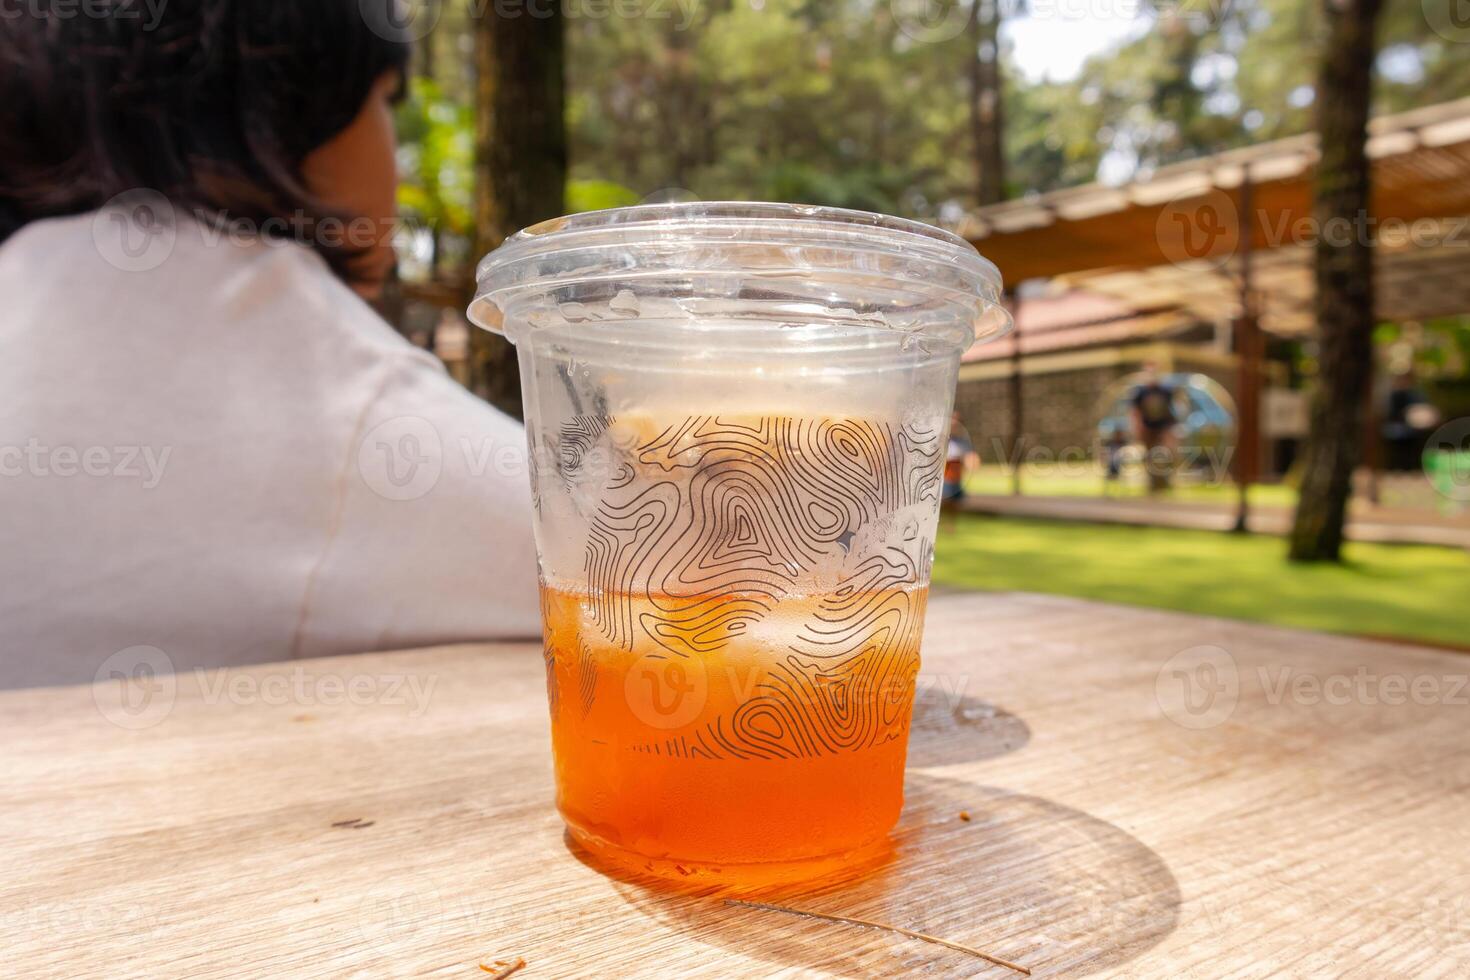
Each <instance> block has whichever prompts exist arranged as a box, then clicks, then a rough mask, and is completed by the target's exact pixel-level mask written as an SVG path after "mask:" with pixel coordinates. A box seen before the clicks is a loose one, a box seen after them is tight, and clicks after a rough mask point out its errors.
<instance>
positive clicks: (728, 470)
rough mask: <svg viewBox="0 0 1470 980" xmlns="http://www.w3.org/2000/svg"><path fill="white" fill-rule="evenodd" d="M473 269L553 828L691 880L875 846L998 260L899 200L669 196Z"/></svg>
mask: <svg viewBox="0 0 1470 980" xmlns="http://www.w3.org/2000/svg"><path fill="white" fill-rule="evenodd" d="M477 279H478V290H477V293H476V296H475V299H474V302H473V304H472V305H471V307H470V311H469V312H470V317H471V319H472V320H474V322H475V323H477V324H479V325H480V326H482V327H484V328H486V329H488V330H492V331H495V332H498V333H503V334H504V335H505V336H506V337H508V338H509V339H510V340H511V341H513V342H514V343H515V344H516V346H517V348H518V353H519V359H520V369H521V381H522V386H523V391H524V398H525V416H526V432H527V439H528V442H529V444H530V473H531V483H532V492H533V495H534V500H535V508H536V510H535V521H536V529H535V530H536V541H537V549H538V552H539V557H540V575H541V596H542V614H543V622H544V626H545V658H546V676H547V689H548V693H549V695H550V701H551V721H552V724H551V731H552V743H553V751H554V755H555V761H556V784H557V805H558V808H559V809H560V811H561V814H562V817H563V818H564V819H565V821H566V824H567V827H568V829H569V831H570V833H571V835H572V836H573V838H574V839H575V840H576V841H577V842H578V843H579V844H580V845H581V846H582V847H583V848H585V849H586V850H587V851H588V852H590V857H591V858H592V860H593V861H594V863H597V864H599V865H601V866H603V867H605V868H608V869H609V870H612V871H614V872H617V871H623V872H628V871H631V872H635V873H650V874H653V875H656V876H660V877H666V878H672V879H675V880H679V881H682V882H685V883H692V884H703V883H712V884H736V885H743V884H757V885H765V884H772V883H779V882H782V881H787V880H800V879H805V878H809V877H812V876H814V875H817V874H822V873H825V872H827V871H830V870H833V869H835V868H838V867H841V866H843V865H844V864H848V863H851V862H855V861H857V860H859V859H862V858H863V857H864V855H867V854H871V853H872V852H873V851H874V849H875V848H881V847H882V846H883V843H884V842H885V839H886V834H887V832H888V830H889V829H890V828H891V827H892V826H893V824H894V822H895V821H896V820H897V818H898V813H899V809H900V808H901V806H902V804H903V769H904V755H905V752H906V749H907V744H908V731H909V717H910V714H911V711H912V706H913V695H914V686H915V677H916V675H917V673H918V670H919V638H920V634H921V632H922V629H923V623H924V606H925V598H926V595H927V590H928V585H929V570H930V565H931V563H932V560H933V549H934V534H935V528H936V524H937V520H938V511H939V498H940V481H941V475H942V468H943V465H944V459H945V441H946V430H947V426H948V420H949V413H950V409H951V404H952V402H953V399H954V389H955V380H956V375H957V372H958V368H959V363H960V355H961V354H962V353H963V352H964V351H965V350H966V349H967V348H968V347H969V346H970V345H971V343H973V342H974V340H975V339H976V338H977V337H978V338H991V337H995V336H998V335H999V334H1001V333H1003V332H1005V331H1006V330H1007V329H1008V328H1009V324H1010V318H1009V316H1008V315H1007V313H1006V312H1005V310H1004V308H1003V307H1002V305H1001V304H1000V288H1001V285H1000V277H999V275H998V273H997V272H996V270H995V267H994V266H993V265H991V264H990V263H989V262H987V261H986V260H985V259H983V258H981V257H980V255H979V253H978V252H976V251H975V249H974V248H973V247H971V246H970V245H969V244H968V243H966V242H965V241H964V240H963V239H961V238H958V237H956V236H954V235H951V234H949V233H947V232H944V231H941V230H939V229H937V228H932V227H929V226H927V225H923V224H919V223H917V222H913V221H906V220H901V219H898V218H891V217H886V216H883V215H877V214H866V213H862V212H857V211H845V210H837V209H831V208H819V207H800V206H794V205H786V204H748V203H747V204H733V203H732V204H714V203H695V204H673V205H655V206H647V207H634V208H620V209H617V210H612V211H600V212H594V213H589V214H580V215H575V216H572V217H566V218H559V219H556V220H554V221H548V222H545V223H543V224H540V225H536V226H535V227H532V228H528V229H526V230H525V231H522V232H520V233H519V234H517V235H515V236H513V237H511V238H510V239H508V240H507V241H506V242H505V244H504V245H502V246H501V247H500V248H498V249H496V250H495V251H494V252H493V253H491V254H490V255H488V256H486V257H485V259H484V260H483V261H482V262H481V263H480V267H479V270H478V275H477Z"/></svg>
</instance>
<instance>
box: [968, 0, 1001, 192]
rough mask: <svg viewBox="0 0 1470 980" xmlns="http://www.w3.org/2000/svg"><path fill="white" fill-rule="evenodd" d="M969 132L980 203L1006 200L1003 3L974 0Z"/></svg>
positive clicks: (970, 35) (972, 11) (971, 17)
mask: <svg viewBox="0 0 1470 980" xmlns="http://www.w3.org/2000/svg"><path fill="white" fill-rule="evenodd" d="M969 37H970V48H971V51H970V131H971V133H972V134H973V137H974V140H975V172H976V173H975V176H976V183H975V192H976V196H977V198H978V200H979V203H980V204H981V205H982V206H984V205H986V204H995V203H997V202H999V201H1003V200H1005V196H1006V190H1005V184H1006V176H1005V174H1006V162H1005V140H1004V132H1003V127H1004V119H1003V116H1002V112H1001V78H1000V0H974V5H973V8H972V9H971V12H970V34H969Z"/></svg>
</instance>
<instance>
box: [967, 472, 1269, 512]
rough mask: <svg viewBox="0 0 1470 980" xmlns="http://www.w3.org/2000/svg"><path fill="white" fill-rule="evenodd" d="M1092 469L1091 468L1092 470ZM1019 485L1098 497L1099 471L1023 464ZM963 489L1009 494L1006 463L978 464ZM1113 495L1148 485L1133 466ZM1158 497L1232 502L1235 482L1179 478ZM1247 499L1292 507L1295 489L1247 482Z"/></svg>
mask: <svg viewBox="0 0 1470 980" xmlns="http://www.w3.org/2000/svg"><path fill="white" fill-rule="evenodd" d="M1094 470H1095V472H1094ZM1021 489H1022V490H1023V491H1024V492H1025V493H1027V494H1030V495H1032V496H1036V497H1101V496H1102V495H1103V492H1104V484H1103V473H1102V469H1101V468H1100V467H1095V466H1094V465H1093V464H1073V466H1071V467H1069V468H1068V470H1065V471H1063V470H1061V469H1060V467H1058V466H1023V467H1022V469H1021ZM965 490H966V491H967V492H969V493H973V494H982V495H984V494H1002V495H1004V494H1009V493H1010V492H1011V471H1010V468H1009V467H1007V466H997V465H989V466H981V467H980V468H979V469H977V470H976V471H975V472H974V473H971V474H970V475H969V476H968V477H966V478H965ZM1110 492H1111V494H1112V495H1113V496H1115V497H1140V498H1142V497H1146V496H1148V487H1147V485H1146V483H1145V479H1144V476H1143V474H1142V473H1141V472H1139V471H1137V470H1136V468H1135V469H1134V470H1132V471H1129V472H1128V473H1125V474H1124V479H1123V480H1122V481H1120V482H1119V483H1117V484H1114V485H1113V486H1112V487H1111V488H1110ZM1159 499H1161V500H1177V501H1185V502H1190V503H1220V504H1234V503H1235V499H1236V490H1235V484H1233V483H1231V482H1229V481H1226V482H1223V483H1217V484H1204V483H1191V482H1189V480H1188V478H1183V477H1182V478H1180V479H1179V480H1178V481H1176V485H1175V486H1174V487H1173V488H1172V489H1170V490H1169V491H1167V492H1166V493H1165V494H1164V495H1163V496H1162V497H1161V498H1159ZM1250 499H1251V503H1252V504H1255V505H1259V506H1264V507H1295V506H1296V489H1295V488H1293V487H1289V486H1285V485H1283V484H1265V483H1256V484H1252V485H1251V490H1250Z"/></svg>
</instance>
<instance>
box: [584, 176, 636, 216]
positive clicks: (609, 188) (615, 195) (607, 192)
mask: <svg viewBox="0 0 1470 980" xmlns="http://www.w3.org/2000/svg"><path fill="white" fill-rule="evenodd" d="M638 200H639V198H638V192H637V191H634V190H630V189H629V188H627V187H624V186H623V185H622V184H614V183H613V182H612V181H610V180H569V181H567V213H568V214H577V213H579V212H582V211H606V210H607V209H608V208H625V207H628V206H629V205H633V204H637V203H638Z"/></svg>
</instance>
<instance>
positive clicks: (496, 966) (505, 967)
mask: <svg viewBox="0 0 1470 980" xmlns="http://www.w3.org/2000/svg"><path fill="white" fill-rule="evenodd" d="M525 965H526V958H525V957H524V956H517V957H516V958H515V959H513V960H496V961H495V962H494V963H490V964H488V965H487V964H485V963H481V964H480V969H482V970H484V971H485V972H486V973H488V974H490V980H505V978H506V977H508V976H510V975H511V974H512V973H514V972H516V971H517V970H519V969H521V968H522V967H524V966H525Z"/></svg>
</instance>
